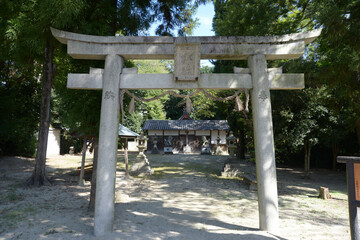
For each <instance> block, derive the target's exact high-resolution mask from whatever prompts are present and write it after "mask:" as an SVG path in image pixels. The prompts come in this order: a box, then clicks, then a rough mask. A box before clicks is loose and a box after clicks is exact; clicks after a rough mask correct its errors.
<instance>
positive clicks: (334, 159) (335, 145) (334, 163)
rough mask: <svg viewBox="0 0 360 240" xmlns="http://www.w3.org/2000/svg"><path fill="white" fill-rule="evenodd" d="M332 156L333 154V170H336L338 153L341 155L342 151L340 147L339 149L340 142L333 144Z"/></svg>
mask: <svg viewBox="0 0 360 240" xmlns="http://www.w3.org/2000/svg"><path fill="white" fill-rule="evenodd" d="M331 148H332V154H333V164H332V169H333V170H336V163H337V162H336V157H337V155H338V153H339V149H340V147H339V143H338V142H333V143H332V147H331Z"/></svg>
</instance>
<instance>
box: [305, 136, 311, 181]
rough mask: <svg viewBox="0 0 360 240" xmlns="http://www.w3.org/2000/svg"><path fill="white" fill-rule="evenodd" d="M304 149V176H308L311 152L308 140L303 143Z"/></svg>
mask: <svg viewBox="0 0 360 240" xmlns="http://www.w3.org/2000/svg"><path fill="white" fill-rule="evenodd" d="M304 150H305V158H304V160H305V167H304V171H305V178H309V177H310V154H311V144H310V143H309V142H305V143H304Z"/></svg>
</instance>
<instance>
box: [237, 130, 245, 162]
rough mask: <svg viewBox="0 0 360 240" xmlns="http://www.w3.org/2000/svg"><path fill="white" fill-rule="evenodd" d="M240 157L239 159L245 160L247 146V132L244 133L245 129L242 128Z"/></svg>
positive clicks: (240, 131)
mask: <svg viewBox="0 0 360 240" xmlns="http://www.w3.org/2000/svg"><path fill="white" fill-rule="evenodd" d="M238 133H239V145H238V147H239V156H238V158H240V159H245V149H246V148H245V145H246V142H245V131H244V128H240V130H239V132H238Z"/></svg>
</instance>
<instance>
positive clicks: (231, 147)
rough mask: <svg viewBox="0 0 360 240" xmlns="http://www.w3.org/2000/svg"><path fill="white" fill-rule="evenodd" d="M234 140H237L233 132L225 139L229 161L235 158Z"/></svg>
mask: <svg viewBox="0 0 360 240" xmlns="http://www.w3.org/2000/svg"><path fill="white" fill-rule="evenodd" d="M236 140H237V139H236V137H235V136H234V134H233V132H232V131H230V134H229V136H228V137H227V138H226V142H227V145H228V149H229V152H230V159H232V158H235V149H236Z"/></svg>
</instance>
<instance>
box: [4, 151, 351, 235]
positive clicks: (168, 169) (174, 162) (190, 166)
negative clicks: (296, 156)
mask: <svg viewBox="0 0 360 240" xmlns="http://www.w3.org/2000/svg"><path fill="white" fill-rule="evenodd" d="M134 157H135V156H134V155H130V163H131V160H132V159H134ZM80 158H81V157H80V156H70V155H67V156H61V157H55V158H50V159H48V161H47V162H48V166H47V170H48V172H49V175H50V176H52V177H53V179H55V181H54V184H53V186H50V187H41V188H26V187H23V186H22V183H23V182H24V181H25V180H26V178H27V177H29V176H30V175H31V171H32V169H33V162H34V160H33V159H26V158H20V157H3V158H0V240H1V239H131V240H133V239H206V240H208V239H256V240H257V239H258V240H267V239H296V240H297V239H350V234H349V224H348V212H347V211H348V210H347V195H346V174H345V172H332V171H327V170H314V171H313V172H312V175H311V178H310V179H302V178H301V176H302V172H301V171H300V169H291V168H278V169H277V176H278V191H279V215H280V232H279V233H278V235H276V236H275V235H271V234H269V233H266V232H263V231H259V230H258V221H259V219H258V207H257V193H256V191H250V190H249V189H248V186H247V185H246V184H245V183H243V182H242V181H240V180H238V179H224V178H221V177H219V175H220V171H221V168H222V166H223V164H224V162H225V160H226V158H227V157H226V156H203V155H173V156H163V155H148V158H149V160H150V163H151V165H152V167H153V168H154V169H155V174H154V175H153V176H151V177H149V178H132V177H130V178H125V177H124V175H125V174H124V172H123V170H122V169H123V164H122V163H121V164H119V165H118V171H117V180H116V209H115V222H114V233H113V234H111V235H109V236H106V237H103V238H95V237H94V236H93V235H92V231H93V214H92V213H90V212H88V211H87V204H88V198H89V191H90V184H89V182H86V183H85V186H78V185H77V182H76V178H74V177H72V176H70V175H69V174H68V172H70V171H73V170H74V169H75V168H76V167H78V166H80V163H79V162H80ZM119 159H120V161H121V162H122V161H123V156H121V155H119ZM88 161H89V162H90V159H88ZM320 186H324V187H328V188H329V189H330V193H331V195H332V199H330V200H321V199H319V198H317V196H318V194H319V192H318V189H319V187H320Z"/></svg>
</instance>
